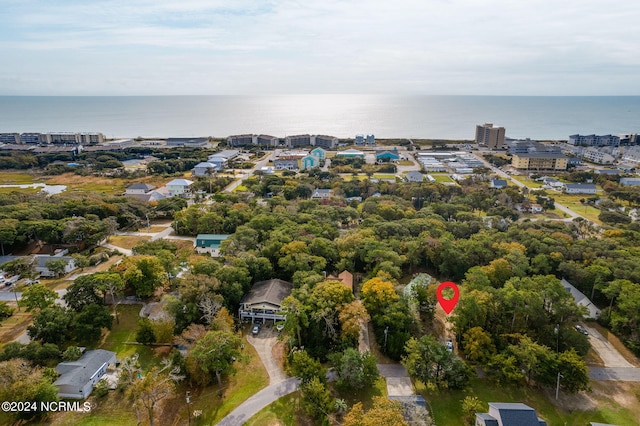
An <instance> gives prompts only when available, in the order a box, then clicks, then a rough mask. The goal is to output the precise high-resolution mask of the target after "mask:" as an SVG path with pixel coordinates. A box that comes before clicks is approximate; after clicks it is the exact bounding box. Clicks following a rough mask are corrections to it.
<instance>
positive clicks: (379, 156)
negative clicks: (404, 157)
mask: <svg viewBox="0 0 640 426" xmlns="http://www.w3.org/2000/svg"><path fill="white" fill-rule="evenodd" d="M399 159H400V155H399V154H398V151H397V150H395V149H394V150H393V151H378V152H376V160H377V161H398V160H399Z"/></svg>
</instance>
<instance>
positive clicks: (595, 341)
mask: <svg viewBox="0 0 640 426" xmlns="http://www.w3.org/2000/svg"><path fill="white" fill-rule="evenodd" d="M584 327H585V328H586V329H587V331H588V332H589V343H591V347H592V348H593V350H594V351H596V352H597V354H598V356H600V358H602V361H603V362H604V365H605V366H606V367H613V368H635V367H634V366H633V365H632V364H631V363H630V362H628V361H627V360H626V359H624V357H623V356H622V355H621V354H620V352H618V350H617V349H616V348H614V347H613V345H612V344H611V343H609V341H608V340H607V339H606V338H605V337H604V336H602V334H600V332H598V330H597V329H595V328H593V327H589V326H588V325H585V326H584Z"/></svg>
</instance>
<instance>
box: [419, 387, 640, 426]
mask: <svg viewBox="0 0 640 426" xmlns="http://www.w3.org/2000/svg"><path fill="white" fill-rule="evenodd" d="M417 385H418V386H416V388H417V389H418V392H419V393H420V394H422V395H423V396H424V397H425V399H426V400H427V403H428V404H429V406H430V407H431V414H432V417H433V420H434V421H435V423H436V424H437V425H439V426H440V425H442V426H446V425H461V424H464V423H463V415H462V400H463V399H464V398H465V396H467V395H471V396H477V397H478V398H479V399H480V400H481V401H482V402H483V403H484V404H485V406H484V409H488V403H489V402H523V403H525V404H527V405H529V406H530V407H532V408H534V409H535V410H536V412H537V414H538V416H540V417H542V418H543V419H545V420H546V421H547V423H548V425H549V426H563V425H586V424H589V422H602V423H612V424H619V425H634V424H638V423H637V418H636V417H635V414H634V413H632V412H631V411H629V410H628V409H626V408H623V407H620V406H619V405H618V404H616V403H613V402H612V401H607V402H606V403H605V402H601V403H600V404H599V406H600V408H599V409H597V410H592V411H584V410H580V409H577V410H572V411H565V410H563V409H561V408H558V407H556V406H555V405H553V404H552V403H551V401H550V400H549V398H548V397H547V396H546V395H544V394H543V393H542V392H541V391H539V390H536V389H532V388H525V387H523V388H516V387H512V386H500V385H496V384H495V383H492V382H490V381H488V380H486V379H474V380H472V381H471V386H470V388H469V389H467V390H466V391H453V390H443V391H427V390H425V388H424V386H423V385H422V384H420V383H417Z"/></svg>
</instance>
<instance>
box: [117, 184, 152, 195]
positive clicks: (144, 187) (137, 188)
mask: <svg viewBox="0 0 640 426" xmlns="http://www.w3.org/2000/svg"><path fill="white" fill-rule="evenodd" d="M154 189H156V187H155V186H153V185H151V184H150V183H142V182H138V183H134V184H132V185H129V186H128V187H127V189H125V190H124V193H125V195H138V194H147V193H149V192H150V191H153V190H154Z"/></svg>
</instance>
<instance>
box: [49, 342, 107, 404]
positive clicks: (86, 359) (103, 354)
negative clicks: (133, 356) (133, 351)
mask: <svg viewBox="0 0 640 426" xmlns="http://www.w3.org/2000/svg"><path fill="white" fill-rule="evenodd" d="M115 364H116V353H115V352H111V351H105V350H104V349H96V350H93V351H87V352H85V353H84V354H83V355H82V356H81V357H80V358H79V359H77V360H76V361H67V362H61V363H60V364H58V366H57V367H56V371H57V372H58V373H59V374H60V377H58V380H56V381H55V382H54V383H53V384H54V386H56V387H57V388H58V396H59V397H60V398H71V399H86V398H87V397H88V396H89V395H90V394H91V391H93V387H94V386H95V384H96V383H98V381H99V380H100V379H101V378H102V376H103V375H104V373H105V372H106V371H107V369H108V368H109V367H110V366H112V365H115Z"/></svg>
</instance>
